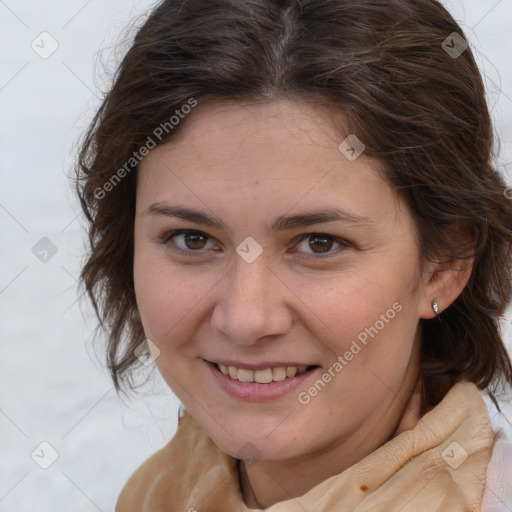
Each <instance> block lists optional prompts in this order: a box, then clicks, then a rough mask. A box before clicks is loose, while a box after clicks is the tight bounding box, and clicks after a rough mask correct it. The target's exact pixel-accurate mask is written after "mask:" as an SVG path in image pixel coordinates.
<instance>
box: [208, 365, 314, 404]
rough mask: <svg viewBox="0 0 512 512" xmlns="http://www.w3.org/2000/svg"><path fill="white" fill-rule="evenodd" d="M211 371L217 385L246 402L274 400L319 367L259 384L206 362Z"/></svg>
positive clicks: (289, 390) (293, 387)
mask: <svg viewBox="0 0 512 512" xmlns="http://www.w3.org/2000/svg"><path fill="white" fill-rule="evenodd" d="M206 364H207V365H208V367H209V368H210V371H211V372H212V375H213V377H214V378H215V380H216V381H217V383H218V384H219V386H220V387H221V388H222V389H223V390H224V391H225V392H226V393H228V394H229V395H231V396H232V397H233V398H238V399H240V400H245V401H248V402H267V401H269V400H275V399H276V398H280V397H282V396H284V395H286V394H287V393H290V392H292V391H293V390H294V389H297V388H298V387H299V386H300V385H301V384H303V383H304V381H305V380H306V379H308V378H309V377H311V376H312V375H314V374H316V373H319V372H320V370H321V368H320V367H319V366H315V367H313V368H311V369H309V370H307V371H306V372H304V373H302V374H301V375H298V376H297V377H292V378H288V377H287V378H286V379H284V380H281V381H278V382H269V383H268V384H259V383H258V382H240V381H239V380H235V379H232V378H231V377H229V376H227V375H224V374H223V373H222V372H221V371H220V370H219V369H217V366H216V365H215V364H213V363H209V362H207V363H206Z"/></svg>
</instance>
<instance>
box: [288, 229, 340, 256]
mask: <svg viewBox="0 0 512 512" xmlns="http://www.w3.org/2000/svg"><path fill="white" fill-rule="evenodd" d="M349 246H350V244H349V243H348V242H346V241H344V240H342V239H341V238H337V237H335V236H331V235H327V234H324V233H308V234H306V235H303V236H302V237H301V239H300V240H299V243H298V244H297V245H296V247H295V250H294V252H302V253H306V254H309V255H310V256H311V257H317V256H318V257H328V256H334V255H335V254H337V253H339V252H340V250H339V249H340V248H342V249H341V250H343V248H347V247H349ZM333 249H334V250H333ZM336 249H338V250H336Z"/></svg>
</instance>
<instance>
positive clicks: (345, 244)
mask: <svg viewBox="0 0 512 512" xmlns="http://www.w3.org/2000/svg"><path fill="white" fill-rule="evenodd" d="M183 234H196V235H202V236H204V237H206V239H207V240H206V243H208V241H209V240H210V239H211V237H210V236H209V235H207V234H206V233H204V232H202V231H197V230H194V229H178V230H174V231H169V232H168V233H166V234H165V235H164V236H163V237H162V238H161V240H160V242H161V243H162V244H163V245H169V242H171V240H172V239H173V238H174V237H175V236H178V235H183ZM314 236H316V237H318V238H320V237H323V238H327V239H328V240H331V241H333V242H335V243H338V244H339V245H340V246H341V247H344V248H348V247H350V244H349V242H347V241H346V240H343V239H342V238H338V237H336V236H333V235H328V234H327V233H318V232H314V233H305V234H303V235H301V236H300V238H299V240H298V242H297V243H296V244H295V245H298V244H300V243H301V242H302V241H303V240H306V239H308V238H312V237H314ZM338 249H339V248H338ZM172 250H173V251H175V252H177V253H179V254H183V255H185V256H191V257H197V256H200V255H202V254H203V253H202V250H201V249H199V250H197V251H194V250H192V249H189V250H185V249H181V248H180V247H176V246H175V245H174V246H173V247H172ZM293 252H300V251H293ZM339 252H340V251H339V250H338V251H329V252H325V253H306V254H307V256H306V257H307V258H309V259H326V258H329V257H332V256H335V255H336V254H338V253H339Z"/></svg>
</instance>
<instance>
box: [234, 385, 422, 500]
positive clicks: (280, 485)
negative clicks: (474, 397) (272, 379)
mask: <svg viewBox="0 0 512 512" xmlns="http://www.w3.org/2000/svg"><path fill="white" fill-rule="evenodd" d="M404 388H405V391H404V392H403V393H402V395H401V396H396V397H395V400H394V401H393V403H392V405H391V408H383V410H381V411H376V414H375V415H374V416H373V418H372V421H367V422H365V424H364V425H361V426H360V428H359V429H358V430H357V431H356V432H352V433H351V434H349V435H348V436H347V437H345V438H344V439H341V440H339V441H337V442H336V443H334V444H331V445H329V446H326V447H323V448H322V450H321V451H318V452H317V453H315V454H307V455H305V456H302V457H296V458H294V459H289V460H284V461H282V460H278V461H272V460H270V461H269V460H262V461H259V462H257V463H255V464H251V465H250V466H249V467H246V466H245V465H244V467H240V485H241V490H242V495H243V497H244V501H245V504H246V505H247V506H248V507H249V508H268V507H270V506H272V505H274V504H275V503H278V502H281V501H285V500H289V499H292V498H297V497H299V496H302V495H304V494H306V493H307V492H308V491H309V490H311V489H312V488H313V487H315V486H316V485H318V484H319V483H321V482H323V481H324V480H326V479H327V478H330V477H331V476H334V475H337V474H339V473H342V472H343V471H344V470H345V469H348V468H349V467H350V466H352V465H354V464H356V463H357V462H359V461H360V460H361V459H363V458H364V457H366V456H367V455H369V454H370V453H371V452H373V451H374V450H376V449H377V448H379V447H380V446H382V445H383V444H384V443H386V442H387V441H389V440H390V439H392V438H393V437H395V436H396V435H398V434H400V433H401V432H404V431H406V430H410V429H412V428H414V427H415V426H416V424H417V423H418V420H419V418H420V416H421V408H422V386H421V381H420V378H419V377H418V376H417V375H416V376H415V378H414V380H412V381H411V383H410V385H409V386H404ZM386 405H387V404H386ZM384 409H386V410H384ZM376 425H378V427H376Z"/></svg>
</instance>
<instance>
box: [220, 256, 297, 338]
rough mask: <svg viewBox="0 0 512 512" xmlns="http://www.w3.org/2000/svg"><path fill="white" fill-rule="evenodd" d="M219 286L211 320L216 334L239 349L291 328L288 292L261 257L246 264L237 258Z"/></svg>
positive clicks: (283, 332)
mask: <svg viewBox="0 0 512 512" xmlns="http://www.w3.org/2000/svg"><path fill="white" fill-rule="evenodd" d="M222 282H223V285H221V286H220V287H219V288H218V290H217V292H218V300H217V302H216V304H215V308H214V311H213V314H212V317H211V326H212V328H213V329H214V330H215V332H218V333H221V334H223V335H224V336H226V337H227V338H228V339H230V340H232V341H233V342H235V343H237V344H239V345H240V344H241V345H252V344H255V343H258V342H261V341H263V340H264V339H266V338H267V337H269V336H274V335H280V334H285V333H286V332H287V331H288V330H289V329H290V328H291V326H292V322H293V319H292V314H291V311H290V310H289V308H288V307H287V304H286V293H287V290H288V289H287V288H286V286H285V285H284V284H283V283H282V281H281V280H280V279H279V278H278V277H277V272H275V271H274V270H273V269H271V268H269V267H268V264H267V262H266V261H265V258H264V257H262V256H260V257H259V258H257V259H256V260H255V261H253V262H252V263H247V262H246V261H244V260H243V259H242V258H240V257H238V256H236V258H235V262H234V264H233V267H232V268H231V270H230V271H229V272H228V273H227V274H226V275H225V276H224V278H223V279H222ZM288 293H290V292H289V291H288Z"/></svg>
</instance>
